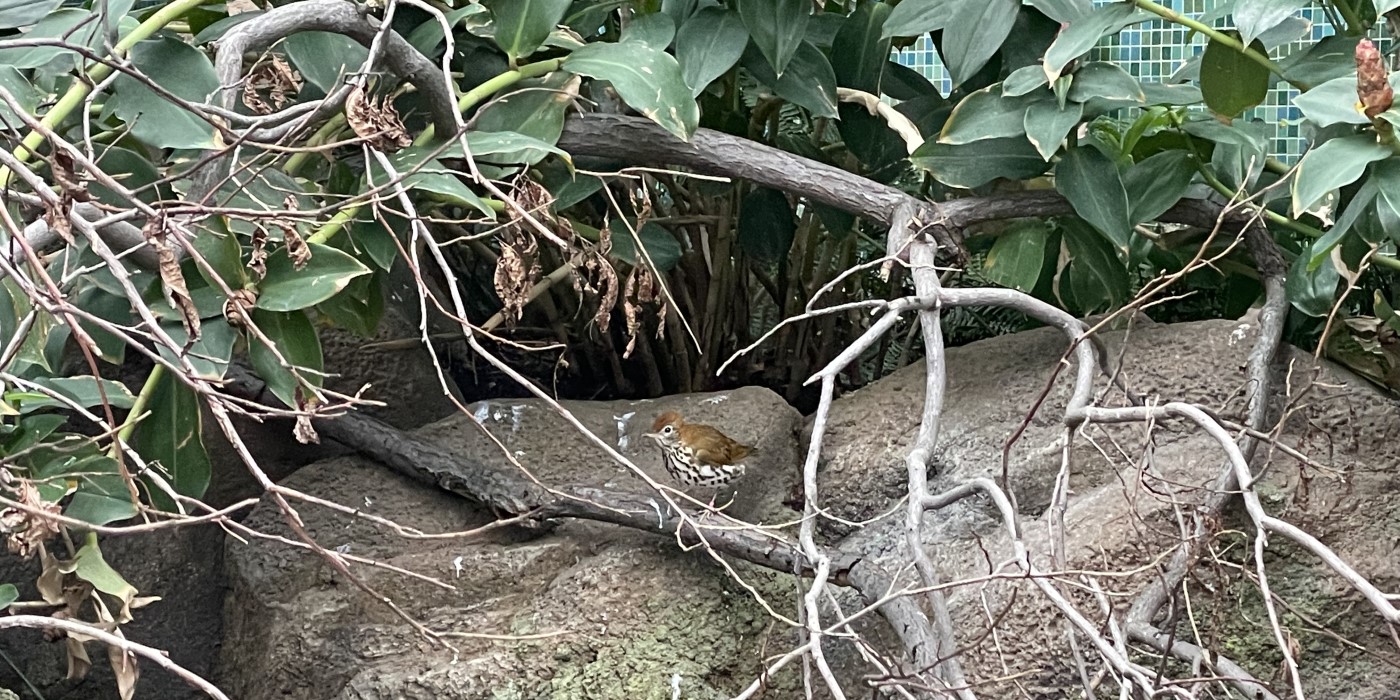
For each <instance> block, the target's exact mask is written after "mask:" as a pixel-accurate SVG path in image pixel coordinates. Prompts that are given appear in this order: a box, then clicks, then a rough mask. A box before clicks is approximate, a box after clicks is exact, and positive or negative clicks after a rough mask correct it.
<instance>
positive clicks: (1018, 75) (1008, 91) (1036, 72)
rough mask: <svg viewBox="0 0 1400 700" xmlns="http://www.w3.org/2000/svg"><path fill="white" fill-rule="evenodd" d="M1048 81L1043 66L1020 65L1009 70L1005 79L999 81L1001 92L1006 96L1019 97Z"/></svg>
mask: <svg viewBox="0 0 1400 700" xmlns="http://www.w3.org/2000/svg"><path fill="white" fill-rule="evenodd" d="M1048 83H1049V81H1048V80H1046V78H1045V69H1044V68H1041V67H1040V66H1021V67H1020V68H1017V69H1016V70H1014V71H1011V74H1010V75H1008V76H1006V80H1003V81H1002V82H1001V94H1003V95H1005V96H1007V97H1020V96H1021V95H1025V94H1028V93H1030V92H1031V91H1033V90H1035V89H1036V88H1039V87H1043V86H1044V85H1046V84H1048Z"/></svg>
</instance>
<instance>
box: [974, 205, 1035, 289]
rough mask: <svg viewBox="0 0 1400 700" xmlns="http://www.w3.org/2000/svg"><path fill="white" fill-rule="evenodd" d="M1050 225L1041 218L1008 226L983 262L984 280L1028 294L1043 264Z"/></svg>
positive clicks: (1033, 286) (1033, 287)
mask: <svg viewBox="0 0 1400 700" xmlns="http://www.w3.org/2000/svg"><path fill="white" fill-rule="evenodd" d="M1049 239H1050V227H1049V226H1046V225H1045V222H1044V221H1038V220H1034V219H1025V220H1021V221H1017V222H1015V223H1012V224H1011V225H1010V226H1008V227H1007V229H1006V231H1004V232H1003V233H1002V234H1001V235H1000V236H998V237H997V242H996V243H993V244H992V249H991V251H989V252H988V253H987V258H986V260H985V261H984V262H983V263H982V272H983V274H985V275H986V276H987V279H989V280H991V281H993V282H996V283H997V284H999V285H1001V286H1003V287H1009V288H1011V289H1019V290H1021V291H1023V292H1026V293H1028V294H1029V293H1030V291H1031V290H1033V289H1035V285H1036V283H1037V282H1039V281H1040V273H1041V270H1043V269H1044V267H1045V244H1046V242H1048V241H1049Z"/></svg>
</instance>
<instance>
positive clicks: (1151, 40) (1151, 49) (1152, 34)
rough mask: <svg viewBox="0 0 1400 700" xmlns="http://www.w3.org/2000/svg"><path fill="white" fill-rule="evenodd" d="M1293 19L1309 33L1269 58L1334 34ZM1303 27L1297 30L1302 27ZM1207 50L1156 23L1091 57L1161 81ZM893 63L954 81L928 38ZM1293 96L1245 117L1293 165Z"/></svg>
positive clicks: (1212, 17) (1196, 1) (1274, 98)
mask: <svg viewBox="0 0 1400 700" xmlns="http://www.w3.org/2000/svg"><path fill="white" fill-rule="evenodd" d="M1109 2H1110V0H1094V4H1095V5H1096V6H1098V5H1106V4H1108V3H1109ZM1159 2H1160V3H1161V4H1162V5H1164V6H1166V7H1169V8H1171V9H1173V10H1175V11H1176V12H1179V13H1181V14H1183V15H1186V16H1189V17H1192V18H1194V19H1199V20H1201V21H1203V22H1205V23H1206V24H1208V25H1210V26H1212V27H1215V28H1217V29H1224V28H1232V27H1233V24H1232V22H1231V20H1230V18H1229V17H1228V16H1225V17H1221V16H1218V15H1220V14H1221V13H1218V12H1212V11H1211V8H1213V7H1214V6H1215V4H1216V3H1215V2H1214V1H1213V0H1159ZM1295 17H1296V18H1298V19H1300V20H1302V21H1306V22H1308V23H1309V24H1310V25H1311V26H1310V27H1309V28H1308V30H1307V33H1303V32H1299V33H1298V34H1296V35H1295V36H1297V37H1299V40H1298V41H1295V42H1292V43H1289V44H1283V45H1281V46H1278V47H1275V48H1273V49H1272V50H1270V52H1269V54H1270V56H1272V57H1274V58H1275V59H1277V58H1279V57H1280V56H1283V55H1285V54H1287V53H1288V52H1289V51H1291V50H1296V49H1297V48H1301V47H1305V46H1307V45H1309V44H1311V43H1313V42H1316V41H1317V40H1319V39H1321V38H1323V37H1325V36H1329V35H1331V34H1333V33H1334V30H1333V27H1332V23H1331V22H1330V21H1329V20H1328V17H1327V14H1326V12H1325V11H1324V10H1323V8H1322V7H1321V6H1309V7H1305V8H1303V9H1302V10H1300V11H1299V12H1298V13H1297V14H1296V15H1295ZM1380 24H1381V25H1382V26H1381V27H1378V29H1377V31H1376V32H1375V33H1374V36H1373V37H1372V38H1373V39H1376V40H1378V44H1379V47H1380V49H1381V50H1382V51H1386V50H1387V49H1388V44H1389V40H1388V39H1387V38H1386V37H1385V36H1384V34H1383V25H1384V23H1383V22H1382V23H1380ZM1301 26H1302V25H1299V27H1300V28H1301ZM1188 36H1189V39H1188ZM1205 46H1206V38H1205V37H1204V36H1201V35H1200V34H1194V35H1192V34H1191V32H1190V31H1189V30H1188V29H1186V28H1185V27H1182V26H1180V25H1176V24H1169V23H1167V22H1166V21H1164V20H1160V19H1154V20H1152V21H1149V22H1144V23H1142V24H1138V25H1134V26H1132V27H1129V28H1127V29H1124V30H1123V31H1122V32H1120V33H1118V34H1117V35H1114V36H1110V37H1105V38H1104V40H1103V41H1102V42H1100V44H1099V45H1098V46H1097V47H1095V48H1094V50H1093V51H1091V52H1090V54H1089V56H1090V58H1091V59H1092V60H1100V61H1112V62H1113V63H1116V64H1118V65H1120V66H1122V67H1123V68H1124V69H1125V70H1127V71H1128V72H1129V73H1130V74H1132V75H1133V76H1134V77H1136V78H1138V79H1139V80H1141V81H1143V82H1148V83H1151V82H1164V81H1166V80H1167V79H1168V78H1170V77H1171V76H1172V74H1174V73H1175V72H1176V71H1177V70H1178V69H1180V68H1181V67H1182V65H1183V64H1185V63H1186V61H1188V60H1189V59H1191V58H1192V57H1194V56H1199V55H1200V53H1201V52H1202V51H1204V50H1205ZM896 58H897V60H898V61H899V62H900V63H903V64H904V65H906V66H909V67H911V68H914V69H915V70H918V71H919V72H921V73H923V74H924V76H926V77H927V78H928V79H929V80H931V81H933V83H934V85H937V86H938V87H939V89H940V90H941V91H942V92H943V93H944V94H947V93H948V91H949V90H951V89H952V81H951V80H950V79H949V77H948V73H947V71H946V70H945V69H944V68H943V63H942V61H941V60H940V59H939V57H938V52H937V51H935V50H934V48H933V42H932V41H930V40H929V38H928V37H927V36H925V37H923V38H921V39H919V40H918V42H917V43H915V44H914V45H913V46H911V47H909V48H907V49H904V50H903V51H900V52H897V54H896ZM1297 94H1298V91H1297V89H1295V88H1293V87H1291V86H1289V85H1288V84H1287V83H1283V82H1279V83H1278V84H1276V85H1275V86H1274V88H1273V89H1271V90H1269V95H1268V98H1267V99H1266V100H1265V102H1264V104H1262V105H1260V106H1259V107H1256V108H1254V109H1253V110H1250V111H1249V112H1246V113H1245V117H1246V118H1249V119H1259V120H1263V121H1264V122H1266V123H1268V124H1270V125H1273V127H1274V129H1275V133H1274V138H1273V149H1272V150H1273V153H1272V155H1274V156H1275V157H1277V158H1279V159H1280V160H1282V161H1284V162H1288V163H1292V162H1295V161H1297V159H1298V157H1299V156H1300V155H1301V154H1302V152H1303V151H1304V150H1305V149H1306V148H1307V141H1306V139H1305V137H1304V134H1303V133H1302V130H1301V128H1300V122H1301V120H1302V114H1301V113H1300V112H1299V111H1298V109H1297V108H1296V107H1293V106H1291V105H1290V101H1291V100H1292V98H1293V97H1295V96H1297Z"/></svg>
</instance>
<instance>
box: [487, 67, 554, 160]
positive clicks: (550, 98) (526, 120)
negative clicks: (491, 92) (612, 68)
mask: <svg viewBox="0 0 1400 700" xmlns="http://www.w3.org/2000/svg"><path fill="white" fill-rule="evenodd" d="M578 83H579V78H578V76H576V75H572V74H570V73H567V72H565V71H555V72H554V73H551V74H549V75H548V76H545V77H544V78H543V79H540V80H531V81H525V82H522V83H521V85H520V88H519V89H518V90H515V91H514V92H510V93H507V94H505V95H503V96H501V97H499V98H497V99H496V100H493V101H492V102H491V104H489V105H487V106H486V107H484V108H483V109H482V110H481V111H480V112H478V113H477V115H476V117H475V120H476V123H475V124H473V126H472V128H473V130H474V131H475V132H497V133H516V134H521V135H523V136H528V137H530V138H533V139H538V140H539V141H540V142H542V143H545V144H548V145H550V146H553V145H554V144H556V143H558V141H559V134H561V133H563V131H564V110H566V109H568V107H569V105H571V104H573V102H574V98H575V97H577V96H578ZM477 139H478V140H480V137H477ZM468 145H471V141H468ZM472 153H473V155H475V153H476V151H475V149H473V151H472ZM549 153H550V152H549V151H544V150H542V149H539V148H532V149H522V150H521V151H516V152H507V153H504V154H502V155H501V156H500V157H498V158H492V159H491V160H492V162H497V163H524V164H526V165H534V164H536V163H538V162H540V161H541V160H543V159H544V158H545V157H546V156H548V155H549Z"/></svg>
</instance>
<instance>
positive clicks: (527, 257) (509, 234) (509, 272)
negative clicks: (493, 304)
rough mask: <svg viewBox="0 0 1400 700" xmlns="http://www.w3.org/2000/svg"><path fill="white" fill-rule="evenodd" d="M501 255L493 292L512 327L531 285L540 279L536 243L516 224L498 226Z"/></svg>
mask: <svg viewBox="0 0 1400 700" xmlns="http://www.w3.org/2000/svg"><path fill="white" fill-rule="evenodd" d="M500 247H501V256H500V258H499V259H498V260H497V261H496V276H495V283H496V294H497V295H498V296H500V297H501V306H502V309H501V314H502V316H504V318H505V322H506V327H507V328H514V327H515V324H516V322H517V321H519V320H520V317H521V315H522V314H523V313H524V310H525V304H527V303H529V301H530V289H531V288H532V287H534V286H535V283H536V282H538V281H539V279H540V264H539V259H538V257H539V244H538V243H537V242H536V241H535V239H534V237H532V236H530V235H528V234H526V233H525V232H524V231H522V230H521V229H520V227H519V226H518V225H517V224H510V225H507V226H506V227H505V228H503V229H502V230H501V238H500Z"/></svg>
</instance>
